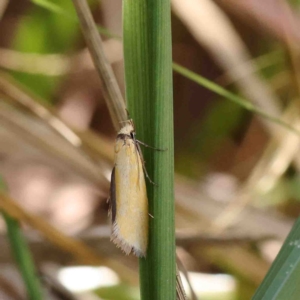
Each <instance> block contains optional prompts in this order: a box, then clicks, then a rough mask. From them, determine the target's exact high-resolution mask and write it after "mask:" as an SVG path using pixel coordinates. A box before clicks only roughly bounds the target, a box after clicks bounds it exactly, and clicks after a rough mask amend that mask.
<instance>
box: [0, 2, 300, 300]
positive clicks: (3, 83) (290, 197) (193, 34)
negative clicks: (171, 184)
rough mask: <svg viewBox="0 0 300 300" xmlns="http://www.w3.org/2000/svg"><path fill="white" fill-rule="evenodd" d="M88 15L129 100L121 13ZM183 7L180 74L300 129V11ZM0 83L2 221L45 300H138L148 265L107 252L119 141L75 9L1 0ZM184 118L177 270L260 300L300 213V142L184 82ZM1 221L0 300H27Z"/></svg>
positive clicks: (179, 9) (176, 53) (268, 6)
mask: <svg viewBox="0 0 300 300" xmlns="http://www.w3.org/2000/svg"><path fill="white" fill-rule="evenodd" d="M89 2H90V8H91V10H92V12H93V16H94V19H95V21H96V22H97V24H99V25H100V26H102V27H103V28H105V29H107V30H108V31H109V32H110V34H104V33H105V32H104V31H103V30H102V31H101V32H102V33H101V34H102V37H103V39H104V40H105V50H106V54H107V57H108V59H109V61H110V63H111V64H112V66H113V69H114V71H115V74H116V76H117V79H118V82H119V85H120V87H121V89H122V91H123V93H124V78H123V61H122V40H121V38H120V37H121V34H122V28H121V24H122V1H121V0H115V1H110V0H99V1H98V0H93V1H89ZM171 2H172V22H173V23H172V31H173V36H172V38H173V60H174V62H176V63H179V64H181V65H183V66H185V67H186V68H188V69H189V70H191V71H193V72H195V73H198V74H200V75H201V76H203V77H205V78H208V79H210V80H211V81H213V82H215V83H217V84H218V85H220V86H222V87H225V88H226V89H228V90H230V91H231V92H233V93H235V94H236V95H240V96H242V97H243V98H245V99H248V100H249V101H250V102H251V103H253V104H254V105H255V106H256V107H258V108H260V109H262V110H264V111H265V112H266V113H268V114H270V115H272V116H274V117H277V118H280V119H282V120H284V121H285V122H287V123H288V124H290V125H291V126H293V127H294V128H296V129H299V130H300V123H299V122H300V119H299V112H300V98H299V97H300V73H299V70H300V68H299V67H300V48H299V41H300V33H299V27H300V16H299V5H300V1H298V0H293V1H292V0H291V1H284V0H282V1H281V0H278V1H275V0H268V1H266V0H265V1H259V0H201V1H200V0H189V1H183V0H172V1H171ZM0 69H1V73H0V175H1V177H2V178H3V181H4V182H5V183H6V185H7V188H8V191H9V197H8V198H9V199H6V201H7V203H8V204H7V203H6V204H7V207H8V208H5V210H6V212H7V211H10V212H11V214H12V215H13V216H14V217H17V219H19V220H21V221H23V222H22V228H23V229H24V234H25V237H26V240H27V241H28V243H29V247H30V250H31V254H32V256H33V260H34V262H35V264H36V268H37V272H38V274H40V276H39V277H40V279H41V281H42V285H43V289H44V292H45V293H47V299H84V300H89V299H118V300H119V299H120V300H123V299H139V292H138V272H137V267H138V265H137V259H136V258H134V257H132V256H129V257H126V256H124V255H123V254H122V253H121V252H120V251H119V250H118V249H116V248H115V246H114V245H113V244H112V243H110V242H109V236H110V225H109V220H108V217H107V202H106V200H107V198H108V192H109V179H110V172H111V169H112V165H113V144H114V139H115V136H116V133H115V131H114V129H113V125H112V121H111V119H110V116H109V113H108V109H107V107H106V105H105V102H104V99H103V95H102V91H101V85H100V82H99V79H98V75H97V73H96V71H95V69H94V67H93V63H92V61H91V58H90V56H89V53H88V51H87V49H86V46H85V43H84V40H83V37H82V35H81V31H80V29H79V24H78V21H77V16H76V13H75V10H74V8H73V4H72V2H71V1H70V0H60V1H59V0H49V1H45V0H32V1H20V0H11V1H7V0H2V1H1V2H0ZM174 116H175V117H174V126H175V172H176V175H175V178H176V188H175V195H176V237H177V246H178V247H177V253H178V256H179V258H180V259H181V261H182V263H183V265H184V266H185V268H186V269H187V270H188V271H189V274H190V280H191V283H192V286H193V288H194V291H195V292H196V294H197V295H199V297H201V298H200V299H205V300H206V299H207V300H208V299H209V300H212V299H214V300H217V299H228V300H229V299H232V300H233V299H235V300H238V299H250V297H251V296H252V295H253V294H254V292H255V290H256V289H257V287H258V286H259V284H260V283H261V282H262V280H263V278H264V276H265V275H266V272H267V271H268V269H269V267H270V265H271V263H272V261H273V260H274V258H275V257H276V255H277V253H278V251H279V249H280V247H281V245H282V243H283V241H284V239H285V238H286V236H287V234H288V233H289V231H290V229H291V227H292V224H293V222H294V220H295V218H296V217H297V216H298V215H299V212H300V203H299V201H300V155H299V146H300V139H299V136H297V135H296V134H295V133H293V132H291V130H288V129H286V128H283V127H282V126H280V125H278V124H276V123H274V122H270V121H268V120H266V119H265V118H262V117H259V116H257V115H255V114H253V113H251V112H249V111H247V110H245V109H244V108H242V107H241V106H239V105H237V104H236V103H233V102H230V101H228V100H227V99H225V98H223V97H221V96H218V95H216V94H215V93H213V92H211V91H209V90H208V89H206V88H205V87H202V86H200V85H199V84H197V83H195V82H192V81H191V80H189V79H188V78H185V77H184V76H182V75H180V74H178V73H174ZM14 205H17V206H14ZM3 207H4V206H3V204H1V208H3ZM3 209H4V208H3ZM0 221H1V222H0V231H1V235H0V245H1V246H0V249H1V251H0V264H1V266H0V298H1V299H3V300H5V299H25V298H26V297H25V296H24V295H25V293H24V289H25V288H24V284H23V281H22V280H21V277H20V275H19V273H18V270H17V267H16V265H15V263H14V260H13V258H12V254H11V253H12V251H11V250H10V247H9V243H8V240H7V238H6V227H5V223H4V221H3V220H0ZM90 265H94V266H96V267H94V268H91V267H88V266H90ZM187 290H188V289H187Z"/></svg>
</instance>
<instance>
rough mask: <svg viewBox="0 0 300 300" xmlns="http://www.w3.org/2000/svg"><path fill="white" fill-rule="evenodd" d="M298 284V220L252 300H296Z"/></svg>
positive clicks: (299, 251)
mask: <svg viewBox="0 0 300 300" xmlns="http://www.w3.org/2000/svg"><path fill="white" fill-rule="evenodd" d="M299 282H300V218H298V219H297V221H296V223H295V225H294V226H293V228H292V230H291V232H290V234H289V236H288V237H287V239H286V240H285V242H284V244H283V246H282V248H281V250H280V252H279V254H278V255H277V257H276V259H275V261H274V262H273V264H272V266H271V268H270V270H269V272H268V274H267V275H266V277H265V279H264V281H263V282H262V284H261V285H260V287H259V288H258V290H257V291H256V293H255V295H254V296H253V298H252V300H275V299H276V300H287V299H288V300H298V299H299V295H300V285H299Z"/></svg>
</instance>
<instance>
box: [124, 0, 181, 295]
mask: <svg viewBox="0 0 300 300" xmlns="http://www.w3.org/2000/svg"><path fill="white" fill-rule="evenodd" d="M170 17H171V16H170V2H169V0H152V1H146V0H135V1H132V0H125V1H123V30H124V31H123V41H124V63H125V82H126V98H127V102H128V110H129V112H130V116H131V117H132V118H133V120H134V122H135V125H136V131H137V137H138V139H140V140H142V141H143V142H145V143H147V144H149V145H152V146H154V147H158V148H167V149H168V150H167V151H163V152H158V151H153V150H151V149H145V151H144V158H145V160H146V167H147V170H148V173H149V175H150V177H151V178H152V179H153V180H154V182H156V183H157V184H158V186H153V185H151V184H148V185H147V189H148V199H149V212H150V214H151V215H153V217H154V218H150V244H149V247H148V252H147V258H146V259H141V260H140V281H141V296H142V299H143V300H146V299H147V300H148V299H149V300H150V299H151V300H153V299H156V300H160V299H161V300H174V299H176V295H175V292H176V290H175V280H176V267H175V238H174V191H173V184H174V178H173V177H174V162H173V153H174V150H173V99H172V64H171V63H172V57H171V26H170V25H171V24H170V22H171V20H170Z"/></svg>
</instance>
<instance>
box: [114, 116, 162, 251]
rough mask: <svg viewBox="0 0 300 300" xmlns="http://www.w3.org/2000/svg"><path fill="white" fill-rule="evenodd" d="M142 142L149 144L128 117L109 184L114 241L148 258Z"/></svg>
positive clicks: (116, 147)
mask: <svg viewBox="0 0 300 300" xmlns="http://www.w3.org/2000/svg"><path fill="white" fill-rule="evenodd" d="M139 144H142V145H144V146H146V147H150V146H148V145H146V144H144V143H142V142H141V141H138V140H137V139H136V137H135V129H134V124H133V121H132V120H128V121H127V122H125V125H124V126H123V127H122V128H121V130H120V131H119V132H118V135H117V139H116V143H115V165H114V168H113V171H112V174H111V186H110V214H111V218H112V224H113V228H112V235H111V240H112V241H113V242H114V243H115V244H116V245H117V247H119V248H121V249H122V250H123V251H124V252H125V253H126V254H129V253H131V252H133V253H134V254H135V255H136V256H138V257H145V256H146V251H147V246H148V226H149V225H148V224H149V213H148V198H147V190H146V182H145V175H146V177H147V178H149V176H148V174H147V171H146V168H145V166H144V160H143V155H142V152H141V148H140V145H139ZM150 148H152V147H150ZM154 149H155V148H154ZM157 150H160V149H157ZM149 180H150V178H149ZM150 181H151V180H150ZM151 182H152V181H151ZM152 183H153V182H152Z"/></svg>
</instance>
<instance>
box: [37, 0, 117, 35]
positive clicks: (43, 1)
mask: <svg viewBox="0 0 300 300" xmlns="http://www.w3.org/2000/svg"><path fill="white" fill-rule="evenodd" d="M31 2H32V3H34V4H35V5H38V6H40V7H42V8H44V9H47V10H49V11H51V12H53V13H56V14H61V15H63V16H64V17H67V18H68V19H70V20H71V21H73V22H76V23H78V19H77V16H76V14H75V11H74V14H71V13H70V12H68V11H66V10H65V9H64V8H63V7H61V6H60V5H58V4H56V3H54V2H52V1H49V0H31ZM97 29H98V31H99V32H100V33H101V34H103V35H105V36H107V37H110V38H115V39H118V40H120V39H121V37H120V36H119V35H117V34H115V33H112V32H110V31H109V30H108V29H106V28H104V27H102V26H99V25H97Z"/></svg>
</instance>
